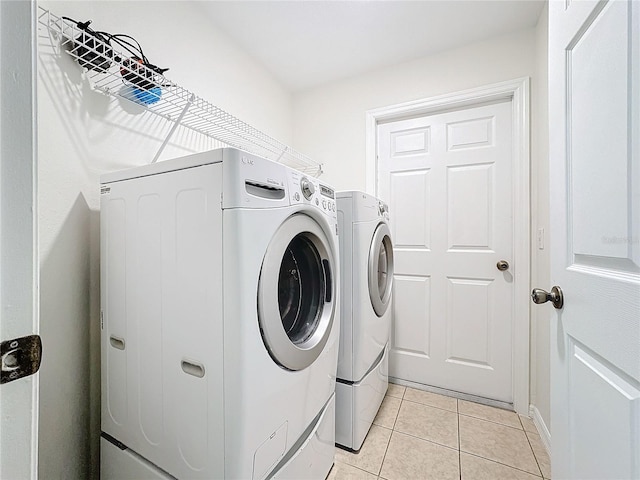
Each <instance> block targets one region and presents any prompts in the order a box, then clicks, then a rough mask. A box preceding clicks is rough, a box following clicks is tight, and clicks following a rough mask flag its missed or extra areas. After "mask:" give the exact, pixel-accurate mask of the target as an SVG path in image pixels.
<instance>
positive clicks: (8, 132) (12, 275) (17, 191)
mask: <svg viewBox="0 0 640 480" xmlns="http://www.w3.org/2000/svg"><path fill="white" fill-rule="evenodd" d="M34 7H35V2H0V45H2V49H1V50H0V167H1V174H0V206H1V209H0V211H1V217H0V340H2V341H5V340H6V341H8V340H11V339H15V338H17V337H23V336H26V335H31V334H37V333H38V316H37V288H36V285H37V275H36V271H37V270H36V262H37V254H36V251H35V248H36V247H35V246H36V234H35V232H36V229H35V222H36V214H35V212H36V209H35V193H34V184H35V162H34V151H35V149H34V140H33V139H34V133H35V122H36V119H35V115H34V110H33V106H34V103H33V102H34V101H35V98H34V94H33V93H34V92H33V88H32V85H33V84H34V83H33V82H35V72H34V70H33V55H32V46H33V45H35V43H34V42H33V38H34V25H35V21H34V20H35V15H34V12H33V10H34ZM9 345H10V344H9ZM6 367H9V368H11V366H10V361H9V358H8V357H7V356H6V355H3V358H2V368H3V370H4V371H6ZM3 376H4V375H3ZM37 378H38V377H37V375H35V376H28V377H23V378H19V379H17V380H14V381H12V382H10V383H5V384H3V385H1V386H0V412H2V428H0V478H20V479H28V478H36V477H37V444H38V435H37V432H38V420H37V419H38V415H37V412H38V393H37V392H38V380H37Z"/></svg>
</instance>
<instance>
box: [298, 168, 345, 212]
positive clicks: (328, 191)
mask: <svg viewBox="0 0 640 480" xmlns="http://www.w3.org/2000/svg"><path fill="white" fill-rule="evenodd" d="M289 182H290V192H291V193H290V199H291V202H292V203H304V204H307V205H312V206H314V207H316V208H318V209H319V210H321V211H323V212H324V213H325V214H326V215H329V216H330V217H334V218H335V217H336V216H337V213H336V211H337V207H336V194H335V191H334V190H333V188H331V187H329V186H328V185H325V184H323V183H322V182H320V181H319V180H318V179H317V178H314V177H309V176H307V175H305V174H304V173H301V172H298V171H296V170H290V175H289Z"/></svg>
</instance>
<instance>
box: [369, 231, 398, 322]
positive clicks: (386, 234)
mask: <svg viewBox="0 0 640 480" xmlns="http://www.w3.org/2000/svg"><path fill="white" fill-rule="evenodd" d="M368 277H369V297H370V298H371V305H372V306H373V310H374V311H375V312H376V315H378V316H379V317H381V316H382V315H384V313H385V312H386V311H387V308H389V304H390V303H391V287H392V284H393V245H392V244H391V232H390V231H389V226H388V225H387V224H386V223H381V224H380V225H378V227H377V228H376V231H375V232H374V234H373V241H372V242H371V247H370V249H369V275H368Z"/></svg>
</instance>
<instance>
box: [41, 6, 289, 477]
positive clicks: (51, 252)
mask: <svg viewBox="0 0 640 480" xmlns="http://www.w3.org/2000/svg"><path fill="white" fill-rule="evenodd" d="M175 3H176V2H156V3H154V4H153V12H152V14H150V12H149V10H148V9H149V3H148V2H126V3H124V2H98V1H96V2H94V1H88V2H73V1H71V2H60V1H51V2H38V7H41V8H43V9H50V10H51V12H52V13H54V14H56V15H58V16H68V17H70V18H73V19H74V20H77V21H86V20H92V22H93V23H92V27H94V28H96V29H100V30H102V29H103V30H109V31H113V32H118V33H126V34H128V35H132V36H134V37H135V38H136V39H137V40H138V41H139V42H140V43H141V44H142V45H143V46H144V48H145V53H146V54H147V55H148V56H149V57H150V58H151V59H152V61H153V62H154V63H157V64H159V65H161V66H163V67H168V68H170V70H169V71H168V72H167V74H166V75H167V77H168V78H171V79H172V80H173V81H175V82H180V83H181V84H183V85H185V86H186V87H187V88H189V89H191V90H193V91H195V92H197V93H198V95H200V96H202V97H203V98H206V99H207V100H209V101H211V102H213V103H214V104H216V105H217V106H219V107H221V108H224V109H225V110H227V111H229V112H230V113H232V114H233V115H235V116H238V117H240V118H242V119H243V120H244V121H246V122H248V123H250V124H251V125H252V126H255V127H257V128H260V129H262V130H263V131H265V132H266V133H268V134H269V135H272V136H273V137H274V138H278V139H279V140H282V141H284V142H290V141H291V138H292V130H293V128H292V114H291V94H290V93H289V92H288V91H287V90H286V89H284V88H283V87H282V86H281V85H280V84H279V83H278V81H277V80H276V79H275V78H274V77H273V76H272V75H271V74H270V73H268V72H267V71H266V70H265V69H264V67H262V66H261V65H260V64H259V63H258V62H256V61H255V60H253V59H252V58H251V57H249V56H248V55H247V54H246V53H244V52H243V51H242V50H241V49H240V48H239V47H238V46H237V45H235V44H234V43H233V42H232V41H231V40H230V39H229V38H228V37H227V36H225V35H224V34H223V33H221V32H220V31H219V30H217V29H216V28H215V27H213V26H211V25H210V24H209V23H208V21H207V19H206V15H204V14H203V12H202V11H201V10H200V7H199V6H198V5H197V3H181V4H180V7H179V8H176V5H175ZM40 12H42V11H40ZM37 48H38V59H37V72H38V73H37V76H38V78H37V112H38V113H37V115H38V139H37V141H38V172H37V177H38V210H39V211H38V215H39V219H38V227H39V247H38V248H39V256H40V269H41V280H40V282H41V283H40V301H41V333H42V341H43V345H44V352H45V353H44V360H43V363H42V368H41V371H40V372H41V373H40V428H39V462H38V463H39V470H40V472H41V474H42V475H45V476H46V478H97V476H98V467H99V465H98V460H99V436H100V400H99V399H100V320H99V319H100V281H99V263H100V240H99V239H100V232H99V224H100V220H99V216H100V212H99V203H100V192H99V177H100V175H101V174H103V173H107V172H111V171H115V170H122V169H125V168H129V167H134V166H139V165H145V164H148V163H150V162H151V160H152V159H153V158H154V155H156V153H157V152H158V151H159V149H160V147H161V144H162V143H163V141H164V140H165V137H166V135H167V132H168V131H169V129H170V128H171V126H172V123H171V122H169V121H167V120H165V119H163V118H161V117H156V116H153V115H151V114H149V113H148V112H147V111H146V109H145V108H144V107H143V106H140V105H135V104H133V103H130V102H126V101H124V100H118V99H117V98H116V97H114V96H109V95H105V94H103V93H100V92H98V91H95V90H94V89H92V88H91V85H90V83H89V81H88V79H87V76H86V74H85V73H83V69H82V68H81V67H80V66H79V65H78V64H77V63H76V62H75V61H74V60H73V59H72V57H71V56H69V55H67V54H66V53H65V52H64V51H61V49H60V45H59V43H58V42H57V41H56V39H55V38H53V37H52V36H51V35H50V34H49V32H48V31H47V29H46V28H42V26H40V30H39V34H38V45H37ZM217 146H219V144H218V143H216V141H214V140H212V139H210V138H206V137H204V136H202V135H199V134H195V133H193V132H189V131H188V130H186V129H182V128H178V129H177V130H176V132H175V134H174V136H173V137H172V138H171V141H170V142H169V143H168V144H167V146H166V148H165V149H164V151H163V152H162V155H161V157H160V160H165V159H168V158H173V157H177V156H181V155H185V154H189V153H194V152H199V151H204V150H208V149H211V148H215V147H217Z"/></svg>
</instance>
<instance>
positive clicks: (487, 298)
mask: <svg viewBox="0 0 640 480" xmlns="http://www.w3.org/2000/svg"><path fill="white" fill-rule="evenodd" d="M511 116H512V104H511V101H503V102H499V103H494V104H491V105H484V106H480V107H473V108H466V109H463V110H458V111H453V112H447V113H440V114H434V115H428V116H424V117H420V118H412V119H407V120H401V121H394V122H391V123H385V124H381V125H379V126H378V175H377V178H378V185H377V193H378V195H379V196H380V197H381V198H382V199H383V200H384V201H386V202H387V203H388V204H389V209H390V214H391V228H392V237H393V241H394V255H395V262H396V268H395V287H394V320H393V329H392V338H391V342H392V346H391V356H390V361H389V375H390V376H392V377H395V378H399V379H403V380H408V381H411V382H416V383H420V384H424V385H429V386H434V387H439V388H445V389H448V390H454V391H458V392H463V393H468V394H472V395H478V396H482V397H486V398H489V399H494V400H499V401H502V402H507V403H512V402H513V388H512V332H513V325H512V320H513V286H514V284H513V282H514V277H513V275H512V272H513V268H515V267H516V266H515V265H513V227H512V224H513V218H512V216H513V206H512V197H513V189H512V184H513V182H512V157H513V152H512V143H513V139H512V131H511V130H512V126H511V125H512V123H511ZM500 260H505V261H507V262H508V263H509V264H511V266H510V268H509V269H507V270H506V271H499V270H498V269H497V262H498V261H500Z"/></svg>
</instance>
